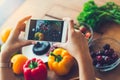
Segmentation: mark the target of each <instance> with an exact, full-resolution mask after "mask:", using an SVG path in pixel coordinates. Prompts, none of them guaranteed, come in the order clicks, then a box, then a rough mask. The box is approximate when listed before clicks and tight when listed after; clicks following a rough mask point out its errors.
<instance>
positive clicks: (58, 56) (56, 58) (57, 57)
mask: <svg viewBox="0 0 120 80" xmlns="http://www.w3.org/2000/svg"><path fill="white" fill-rule="evenodd" d="M50 55H51V56H54V57H55V61H56V62H60V61H61V60H62V57H61V55H55V54H54V53H53V52H50Z"/></svg>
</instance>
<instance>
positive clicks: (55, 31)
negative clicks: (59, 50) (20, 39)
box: [28, 20, 64, 42]
mask: <svg viewBox="0 0 120 80" xmlns="http://www.w3.org/2000/svg"><path fill="white" fill-rule="evenodd" d="M63 25H64V21H59V20H30V26H29V27H30V28H29V32H28V40H40V41H52V42H61V40H62V33H63Z"/></svg>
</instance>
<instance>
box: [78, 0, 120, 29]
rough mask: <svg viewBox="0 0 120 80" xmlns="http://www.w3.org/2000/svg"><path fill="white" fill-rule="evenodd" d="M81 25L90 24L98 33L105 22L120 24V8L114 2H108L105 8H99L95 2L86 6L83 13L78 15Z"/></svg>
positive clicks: (89, 2)
mask: <svg viewBox="0 0 120 80" xmlns="http://www.w3.org/2000/svg"><path fill="white" fill-rule="evenodd" d="M77 20H78V22H79V23H87V24H89V25H90V26H91V27H92V29H93V30H94V31H98V30H99V28H100V25H101V24H102V23H105V22H111V21H112V22H115V23H117V24H120V6H118V5H117V4H115V3H114V2H107V3H106V4H105V5H103V6H100V7H99V6H97V5H96V4H95V2H94V1H93V0H90V1H88V2H86V3H85V4H84V8H83V11H82V12H81V13H80V14H79V15H78V17H77Z"/></svg>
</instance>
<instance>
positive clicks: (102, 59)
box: [91, 44, 118, 68]
mask: <svg viewBox="0 0 120 80" xmlns="http://www.w3.org/2000/svg"><path fill="white" fill-rule="evenodd" d="M91 57H92V59H93V65H94V66H95V67H96V68H99V67H103V66H107V65H110V64H112V63H114V62H115V61H116V60H117V59H118V55H117V53H116V52H115V51H114V49H112V48H111V47H110V45H109V44H105V45H104V46H103V49H101V50H99V51H96V52H95V51H91Z"/></svg>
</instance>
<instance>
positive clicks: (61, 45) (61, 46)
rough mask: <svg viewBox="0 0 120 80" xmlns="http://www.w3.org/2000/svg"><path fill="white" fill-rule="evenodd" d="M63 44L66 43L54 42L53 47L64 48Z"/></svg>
mask: <svg viewBox="0 0 120 80" xmlns="http://www.w3.org/2000/svg"><path fill="white" fill-rule="evenodd" d="M65 44H66V43H54V44H53V46H55V47H60V48H64V49H65Z"/></svg>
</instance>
